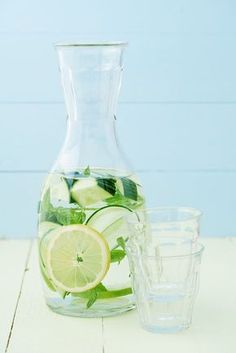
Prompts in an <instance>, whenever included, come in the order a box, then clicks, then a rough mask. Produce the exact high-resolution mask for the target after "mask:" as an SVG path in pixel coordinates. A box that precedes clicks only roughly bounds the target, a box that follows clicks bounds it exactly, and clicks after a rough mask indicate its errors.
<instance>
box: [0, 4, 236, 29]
mask: <svg viewBox="0 0 236 353" xmlns="http://www.w3.org/2000/svg"><path fill="white" fill-rule="evenodd" d="M0 9H1V11H0V31H5V32H6V31H15V32H19V31H21V32H23V33H25V32H63V31H65V32H69V33H70V32H79V33H81V32H82V34H84V33H91V32H92V33H97V32H98V33H103V34H107V33H110V31H111V30H112V31H114V32H115V33H117V32H118V33H125V32H127V31H133V32H141V31H142V32H143V31H145V32H148V33H153V32H174V33H175V32H178V33H184V34H185V33H189V32H192V33H199V32H200V33H219V32H220V33H225V32H233V31H235V16H234V15H235V2H234V1H232V0H219V1H215V0H199V1H189V0H177V1H176V0H165V1H161V0H146V1H145V2H144V1H137V0H129V1H126V0H119V1H114V0H113V1H109V0H87V1H82V0H67V1H66V2H65V1H64V2H58V1H56V0H50V1H47V0H34V1H33V2H32V1H30V0H21V1H20V2H19V1H18V0H11V1H7V0H2V1H1V8H0Z"/></svg>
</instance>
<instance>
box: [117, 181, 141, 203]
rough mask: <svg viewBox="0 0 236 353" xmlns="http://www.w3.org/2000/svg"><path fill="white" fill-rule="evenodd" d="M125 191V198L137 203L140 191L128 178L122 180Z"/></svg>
mask: <svg viewBox="0 0 236 353" xmlns="http://www.w3.org/2000/svg"><path fill="white" fill-rule="evenodd" d="M120 180H121V182H122V185H123V189H124V196H125V197H127V198H128V199H131V200H134V201H137V200H138V190H137V185H136V183H135V182H134V181H133V180H131V179H129V178H126V177H123V178H121V179H120Z"/></svg>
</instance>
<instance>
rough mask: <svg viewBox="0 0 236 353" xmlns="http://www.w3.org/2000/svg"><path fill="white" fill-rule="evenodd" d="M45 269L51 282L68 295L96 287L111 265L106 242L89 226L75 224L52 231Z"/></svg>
mask: <svg viewBox="0 0 236 353" xmlns="http://www.w3.org/2000/svg"><path fill="white" fill-rule="evenodd" d="M53 233H54V234H53V237H52V238H51V239H50V241H49V243H48V248H47V259H46V267H47V269H48V273H49V277H50V279H51V280H52V282H53V283H54V284H55V285H56V286H58V287H60V288H61V289H63V290H65V291H68V292H72V293H74V292H84V291H86V290H88V289H92V288H94V287H96V286H97V285H98V284H99V283H100V282H101V281H102V279H103V278H104V276H105V275H106V273H107V271H108V269H109V266H110V250H109V246H108V244H107V241H106V240H105V239H104V238H103V236H102V235H101V234H100V233H98V232H97V231H95V230H93V229H92V228H90V227H89V226H86V225H81V224H79V225H78V224H76V225H69V226H62V227H60V228H58V229H55V230H54V231H53Z"/></svg>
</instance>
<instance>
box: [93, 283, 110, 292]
mask: <svg viewBox="0 0 236 353" xmlns="http://www.w3.org/2000/svg"><path fill="white" fill-rule="evenodd" d="M95 289H96V291H97V292H98V293H99V292H106V291H107V289H106V287H105V286H104V285H103V284H102V283H99V284H98V285H97V286H96V287H95Z"/></svg>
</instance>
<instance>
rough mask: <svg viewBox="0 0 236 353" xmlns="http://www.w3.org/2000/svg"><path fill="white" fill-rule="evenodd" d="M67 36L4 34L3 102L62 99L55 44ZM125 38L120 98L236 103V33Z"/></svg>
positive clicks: (0, 42) (0, 85)
mask: <svg viewBox="0 0 236 353" xmlns="http://www.w3.org/2000/svg"><path fill="white" fill-rule="evenodd" d="M79 36H81V35H80V34H79ZM75 37H76V36H75ZM63 38H68V36H66V35H65V34H64V33H63V34H60V33H55V34H41V35H32V34H31V35H22V34H10V35H8V34H5V35H3V34H2V35H0V45H1V57H0V77H1V80H0V102H5V101H8V102H14V101H24V102H30V101H37V102H40V101H46V102H51V101H62V100H63V97H62V88H61V85H60V77H59V72H58V63H57V56H56V52H55V50H54V48H53V43H54V42H56V41H58V40H63ZM115 39H120V36H115ZM125 39H128V40H130V47H129V48H128V49H127V52H126V56H125V72H124V81H123V85H122V91H121V101H126V102H157V101H158V102H163V101H164V102H173V101H178V102H179V101H180V102H222V101H223V102H232V101H233V102H236V70H234V67H235V62H236V50H235V48H234V46H233V45H232V42H233V40H234V36H233V35H231V34H229V35H213V36H204V35H201V34H200V35H197V34H196V35H189V36H185V35H176V34H152V35H149V34H144V33H143V34H140V35H137V34H127V36H125Z"/></svg>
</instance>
